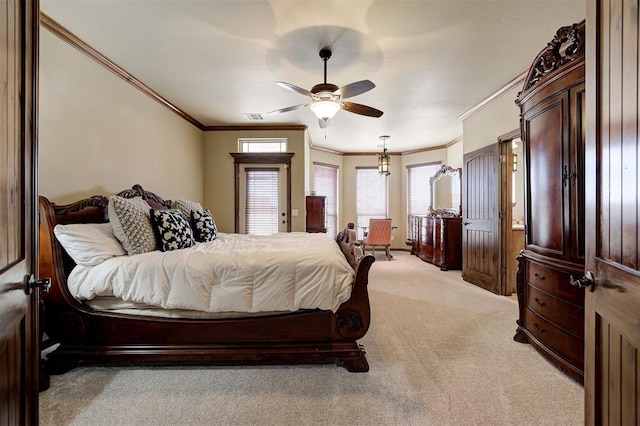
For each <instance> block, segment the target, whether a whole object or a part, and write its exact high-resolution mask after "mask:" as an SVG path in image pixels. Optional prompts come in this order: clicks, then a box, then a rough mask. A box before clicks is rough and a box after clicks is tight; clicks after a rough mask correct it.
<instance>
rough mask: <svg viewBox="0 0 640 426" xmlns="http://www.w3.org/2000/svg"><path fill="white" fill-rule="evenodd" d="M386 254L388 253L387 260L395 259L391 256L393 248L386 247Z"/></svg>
mask: <svg viewBox="0 0 640 426" xmlns="http://www.w3.org/2000/svg"><path fill="white" fill-rule="evenodd" d="M385 249H386V252H387V259H389V260H391V259H393V256H391V246H385Z"/></svg>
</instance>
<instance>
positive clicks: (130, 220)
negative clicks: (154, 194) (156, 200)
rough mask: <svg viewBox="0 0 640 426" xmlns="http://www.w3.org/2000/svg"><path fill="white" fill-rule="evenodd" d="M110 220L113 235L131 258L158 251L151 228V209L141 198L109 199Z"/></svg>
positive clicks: (114, 196)
mask: <svg viewBox="0 0 640 426" xmlns="http://www.w3.org/2000/svg"><path fill="white" fill-rule="evenodd" d="M108 209H109V220H110V221H111V225H112V227H113V235H115V236H116V238H117V239H118V241H120V243H121V244H122V248H124V249H125V251H126V252H127V254H128V255H129V256H133V255H136V254H141V253H147V252H150V251H154V250H155V249H156V236H155V234H154V233H153V227H152V226H151V218H150V216H149V210H150V209H151V207H149V205H148V204H147V203H146V201H144V200H143V199H142V198H141V197H133V198H122V197H119V196H117V195H112V196H111V197H109V207H108Z"/></svg>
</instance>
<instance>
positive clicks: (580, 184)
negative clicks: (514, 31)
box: [514, 21, 585, 383]
mask: <svg viewBox="0 0 640 426" xmlns="http://www.w3.org/2000/svg"><path fill="white" fill-rule="evenodd" d="M584 29H585V26H584V21H583V22H582V23H580V24H574V25H571V26H567V27H562V28H560V29H559V30H558V32H557V33H556V35H555V37H554V38H553V40H551V42H549V43H548V45H547V47H545V48H544V49H543V50H542V51H541V52H540V53H539V54H538V56H537V57H536V58H535V60H534V62H533V64H532V66H531V68H530V70H529V73H528V75H527V78H526V80H525V83H524V88H523V90H522V92H520V94H519V95H518V98H517V100H516V104H517V105H518V106H519V107H520V124H521V132H522V140H523V141H524V153H525V170H524V173H525V178H524V180H525V223H526V225H525V243H526V244H525V249H524V250H523V251H522V252H521V253H520V256H519V257H518V262H519V268H518V273H517V294H518V303H519V319H518V321H517V324H518V329H517V332H516V335H515V336H514V339H515V340H516V341H518V342H522V343H531V344H532V345H533V346H534V347H535V348H536V349H537V350H538V351H539V352H540V353H541V354H542V355H543V356H545V357H546V358H547V359H548V360H549V361H551V362H552V363H553V364H554V365H556V366H557V367H558V368H560V369H561V370H562V371H564V372H566V373H567V374H568V375H569V376H571V377H573V378H574V379H576V380H577V381H579V382H581V383H582V381H583V371H584V289H583V288H582V287H581V285H580V284H579V283H580V281H578V279H579V278H581V277H582V276H583V275H584V254H585V246H584V235H585V230H584V212H585V210H584V193H585V188H584V145H585V131H584V125H585V121H584V110H585V83H584V75H585V72H584V41H585V34H584Z"/></svg>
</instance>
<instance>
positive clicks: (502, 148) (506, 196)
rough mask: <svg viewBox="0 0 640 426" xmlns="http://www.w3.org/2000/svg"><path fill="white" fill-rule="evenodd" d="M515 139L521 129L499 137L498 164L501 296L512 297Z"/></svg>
mask: <svg viewBox="0 0 640 426" xmlns="http://www.w3.org/2000/svg"><path fill="white" fill-rule="evenodd" d="M514 139H521V132H520V129H515V130H512V131H510V132H507V133H505V134H503V135H501V136H498V155H499V158H500V160H499V163H498V164H499V165H500V170H498V219H499V221H500V224H499V226H498V232H499V233H500V235H499V236H498V239H499V241H500V243H499V244H500V261H499V265H498V268H499V269H498V271H499V273H500V286H499V289H500V294H502V295H504V296H510V295H511V294H513V293H515V292H516V288H515V286H514V288H513V289H510V288H507V287H508V283H509V280H508V279H507V272H508V271H509V268H508V266H507V265H508V262H509V259H508V256H509V253H511V244H512V239H511V228H512V226H513V225H512V224H513V207H512V200H511V191H512V190H513V187H512V186H513V184H512V171H513V167H512V165H513V149H512V148H511V141H512V140H514ZM523 144H524V142H523ZM523 152H524V150H523ZM521 160H524V159H521ZM521 164H524V161H521ZM523 248H524V247H523ZM514 282H515V280H514Z"/></svg>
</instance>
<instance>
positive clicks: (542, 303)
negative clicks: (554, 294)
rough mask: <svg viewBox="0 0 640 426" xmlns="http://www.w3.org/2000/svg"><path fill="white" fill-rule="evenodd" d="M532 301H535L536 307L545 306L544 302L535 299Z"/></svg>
mask: <svg viewBox="0 0 640 426" xmlns="http://www.w3.org/2000/svg"><path fill="white" fill-rule="evenodd" d="M533 300H535V302H536V305H538V306H545V305H546V304H547V303H546V302H543V301H541V300H540V299H538V298H537V297H536V298H535V299H533Z"/></svg>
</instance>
